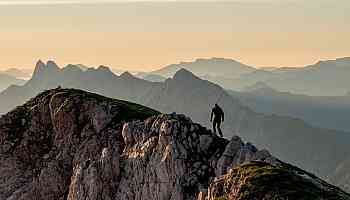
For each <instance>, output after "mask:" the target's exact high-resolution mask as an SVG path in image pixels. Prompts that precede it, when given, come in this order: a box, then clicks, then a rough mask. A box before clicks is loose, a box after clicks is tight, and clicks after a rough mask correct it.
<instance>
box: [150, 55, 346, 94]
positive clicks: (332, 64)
mask: <svg viewBox="0 0 350 200" xmlns="http://www.w3.org/2000/svg"><path fill="white" fill-rule="evenodd" d="M181 68H184V69H187V70H189V71H191V72H192V73H194V74H195V75H197V76H199V77H201V78H203V79H206V80H209V81H211V82H214V83H217V84H219V85H221V86H222V87H224V88H226V89H230V90H236V91H241V90H243V89H244V88H246V87H249V86H251V85H254V84H256V83H258V82H265V83H266V84H268V85H269V86H271V87H272V88H275V89H277V90H279V91H283V92H291V93H296V94H304V95H311V96H343V95H345V94H346V93H348V92H349V90H350V86H349V85H350V81H349V78H348V77H349V75H350V58H349V57H345V58H338V59H335V60H325V61H319V62H317V63H315V64H313V65H308V66H300V67H283V68H275V69H273V70H271V69H268V68H267V69H266V68H261V69H260V68H257V67H253V66H248V65H245V64H242V63H239V62H237V61H235V60H231V59H224V58H221V59H218V58H213V59H198V60H196V61H195V62H183V63H180V64H173V65H169V66H166V67H164V68H163V69H160V70H157V71H155V72H151V74H157V75H161V76H164V77H172V76H173V75H174V74H175V72H176V71H178V70H179V69H181ZM334 80H337V81H334Z"/></svg>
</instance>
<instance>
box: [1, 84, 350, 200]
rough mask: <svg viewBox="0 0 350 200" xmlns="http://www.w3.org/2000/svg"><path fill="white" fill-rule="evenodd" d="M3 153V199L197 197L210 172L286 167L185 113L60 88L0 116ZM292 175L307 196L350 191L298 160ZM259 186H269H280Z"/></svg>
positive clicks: (262, 171) (288, 190)
mask: <svg viewBox="0 0 350 200" xmlns="http://www.w3.org/2000/svg"><path fill="white" fill-rule="evenodd" d="M0 161H1V162H0V174H1V175H0V182H1V184H0V198H1V199H12V200H24V199H26V200H47V199H52V200H56V199H57V200H59V199H60V200H64V199H67V200H68V199H69V200H84V199H89V200H102V199H103V200H105V199H117V200H119V199H120V200H124V199H140V200H146V199H155V200H164V199H178V200H181V199H189V200H191V199H197V198H199V197H200V196H205V194H206V193H207V192H205V191H209V192H210V191H211V187H209V185H210V184H211V181H210V180H213V179H215V177H220V176H222V175H224V176H225V174H226V173H227V172H228V170H229V169H231V168H234V169H236V168H235V167H240V165H241V164H243V165H242V166H241V167H242V168H244V167H245V166H246V165H247V163H250V162H252V161H256V162H259V163H261V162H263V163H265V164H264V165H262V164H260V165H259V166H256V167H255V169H256V171H255V172H254V173H255V175H256V176H259V174H260V175H261V176H266V173H265V170H266V167H265V165H269V166H273V167H274V168H278V169H279V168H281V167H284V166H286V165H287V164H285V163H284V162H282V161H280V160H278V159H276V158H275V157H274V156H272V155H271V154H270V153H269V152H268V151H266V150H258V149H257V148H256V147H255V146H253V145H252V144H250V143H244V142H243V141H242V140H241V139H240V138H239V137H237V136H235V137H233V138H232V139H231V140H230V141H229V140H226V139H223V138H219V137H218V136H216V135H214V134H213V133H211V131H209V130H207V129H206V128H204V127H202V126H201V125H199V124H197V123H194V122H192V121H191V119H189V118H188V117H186V116H184V115H164V114H161V115H160V114H159V112H157V111H155V110H152V109H150V108H147V107H144V106H141V105H138V104H134V103H130V102H126V101H121V100H115V99H110V98H107V97H103V96H100V95H97V94H92V93H88V92H84V91H81V90H75V89H60V88H57V89H53V90H48V91H45V92H42V93H41V94H39V95H38V96H36V97H35V98H32V99H31V100H29V101H28V102H27V103H25V104H24V105H22V106H19V107H17V108H16V109H14V110H12V111H11V112H9V113H7V114H6V115H4V116H2V117H1V118H0ZM254 163H255V162H253V164H254ZM287 166H289V165H287ZM259 168H260V169H259ZM247 172H248V171H247ZM300 172H303V173H300ZM229 174H231V172H230V173H229ZM288 174H289V177H290V178H292V179H296V180H300V179H301V180H304V181H305V182H306V181H308V182H307V183H308V185H307V187H305V188H301V189H300V192H303V194H304V193H310V188H312V189H314V190H315V191H317V192H319V193H321V194H322V195H318V196H312V197H316V198H313V199H320V200H321V199H324V198H323V197H330V196H331V197H334V198H335V199H339V200H342V199H350V195H349V194H347V193H345V192H343V191H342V190H340V189H339V188H336V187H334V186H332V185H329V184H326V183H325V182H323V181H321V180H320V179H318V178H317V177H315V176H313V175H312V176H310V174H309V173H307V172H305V171H303V170H301V169H299V168H296V167H293V168H291V169H290V170H288ZM306 175H307V176H308V177H306ZM269 177H270V178H271V179H274V178H275V179H274V180H276V182H275V183H274V184H276V185H278V189H279V190H281V191H285V193H283V194H284V196H286V197H288V199H293V197H294V196H295V194H293V191H294V190H292V189H293V188H294V187H299V186H300V185H297V183H296V182H291V183H290V184H291V185H292V186H290V185H287V186H285V185H284V184H282V183H284V182H283V180H282V179H280V175H279V174H273V173H270V174H269ZM280 180H281V182H279V181H280ZM278 183H281V184H278ZM299 183H300V182H298V184H299ZM237 186H238V185H237ZM254 186H255V187H261V188H263V189H264V192H267V193H271V192H273V191H275V189H276V188H273V189H272V188H270V189H268V188H267V187H266V185H265V184H264V185H263V184H260V183H257V184H255V185H254ZM245 194H246V195H249V194H250V195H255V191H252V192H251V193H248V194H247V193H246V192H245ZM257 197H258V196H257ZM259 197H260V196H259ZM231 199H232V198H231ZM258 199H261V200H262V198H258Z"/></svg>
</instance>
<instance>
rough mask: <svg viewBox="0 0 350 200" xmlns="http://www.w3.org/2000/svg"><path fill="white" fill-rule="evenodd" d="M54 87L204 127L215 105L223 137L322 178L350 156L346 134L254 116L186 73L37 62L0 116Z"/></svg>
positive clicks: (8, 94)
mask: <svg viewBox="0 0 350 200" xmlns="http://www.w3.org/2000/svg"><path fill="white" fill-rule="evenodd" d="M58 86H62V87H69V88H78V89H84V90H87V91H90V92H95V93H99V94H102V95H104V96H108V97H113V98H118V99H124V100H129V101H133V102H137V103H140V104H143V105H146V106H149V107H151V108H154V109H157V110H159V111H161V112H165V113H170V112H177V113H184V114H186V115H188V116H190V117H191V118H192V119H194V120H195V121H197V122H200V123H202V124H205V125H207V126H210V123H209V114H210V110H211V107H212V106H213V104H214V103H216V102H218V103H219V104H220V105H221V107H222V108H223V109H224V110H225V114H226V117H225V118H226V119H225V123H224V124H223V130H224V133H226V134H228V133H236V134H238V135H240V136H241V137H243V138H244V139H245V140H247V141H252V142H254V143H256V144H260V145H261V147H263V148H267V149H269V150H271V151H272V152H276V156H278V157H280V158H281V159H283V160H286V161H288V162H292V163H294V164H297V165H299V166H302V167H303V168H305V169H307V170H310V171H312V172H315V173H317V174H318V175H320V176H322V177H327V176H328V175H330V174H333V173H334V170H335V169H336V168H337V166H338V164H339V163H341V162H343V161H344V160H346V159H348V155H349V153H350V149H349V148H348V147H349V144H350V134H348V133H343V132H340V131H331V130H323V129H319V128H314V127H312V126H310V125H308V124H306V123H305V122H304V121H302V120H299V119H295V118H290V117H280V116H277V115H265V114H260V113H256V112H255V111H253V110H251V109H249V108H248V107H246V106H244V105H243V104H241V103H240V101H239V100H238V99H236V98H233V97H232V96H231V95H229V94H228V93H227V92H226V91H225V90H224V89H223V88H221V87H220V86H218V85H216V84H213V83H211V82H209V81H206V80H202V79H200V78H198V77H197V76H195V75H194V74H193V73H191V72H189V71H187V70H185V69H181V70H179V71H178V72H176V74H175V75H174V77H173V78H169V79H167V80H166V81H165V82H163V83H156V82H149V81H146V80H143V79H139V78H136V77H134V76H133V75H132V74H130V73H127V72H126V73H123V74H122V75H120V76H117V75H115V74H114V73H112V72H111V71H110V70H109V68H108V67H105V66H100V67H99V68H97V69H93V68H90V69H88V70H86V71H82V70H81V69H80V68H79V67H77V66H74V65H69V66H67V67H65V68H63V69H60V68H59V67H58V66H57V65H56V64H55V63H54V62H52V61H49V62H47V64H44V63H43V62H41V61H39V62H38V63H37V65H36V69H35V72H34V74H33V77H32V79H31V80H29V81H28V82H27V83H26V84H25V85H24V86H12V87H10V88H8V89H7V90H5V91H4V92H2V93H1V94H0V102H1V103H0V112H6V111H9V110H10V109H13V108H14V107H15V106H17V105H20V104H23V103H24V102H25V101H26V100H28V99H30V98H32V97H34V96H35V95H36V94H38V93H39V92H41V91H42V90H44V89H49V88H55V87H58ZM226 136H232V135H226ZM320 163H322V164H320Z"/></svg>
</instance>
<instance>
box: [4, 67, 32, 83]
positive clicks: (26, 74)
mask: <svg viewBox="0 0 350 200" xmlns="http://www.w3.org/2000/svg"><path fill="white" fill-rule="evenodd" d="M0 73H1V74H7V75H9V76H12V77H15V78H17V79H25V80H27V79H29V78H30V77H31V76H32V73H33V71H32V70H31V69H17V68H10V69H7V70H5V71H2V72H0Z"/></svg>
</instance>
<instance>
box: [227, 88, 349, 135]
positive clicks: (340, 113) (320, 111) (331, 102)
mask: <svg viewBox="0 0 350 200" xmlns="http://www.w3.org/2000/svg"><path fill="white" fill-rule="evenodd" d="M228 92H229V93H230V94H231V95H232V96H233V97H234V98H237V99H239V100H240V102H242V103H243V104H244V105H246V106H248V107H250V108H251V109H253V110H255V111H257V112H259V113H265V114H276V115H280V116H290V117H295V118H299V119H302V120H304V121H306V122H307V123H308V124H311V125H312V126H315V127H320V128H325V129H334V130H341V131H346V132H349V133H350V118H349V117H348V116H349V115H350V97H349V96H331V97H327V96H308V95H301V94H293V93H290V92H280V91H277V90H275V89H273V88H270V87H269V86H266V85H264V84H263V85H260V88H259V86H257V85H255V86H254V87H253V88H246V90H244V91H241V92H236V91H228Z"/></svg>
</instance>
